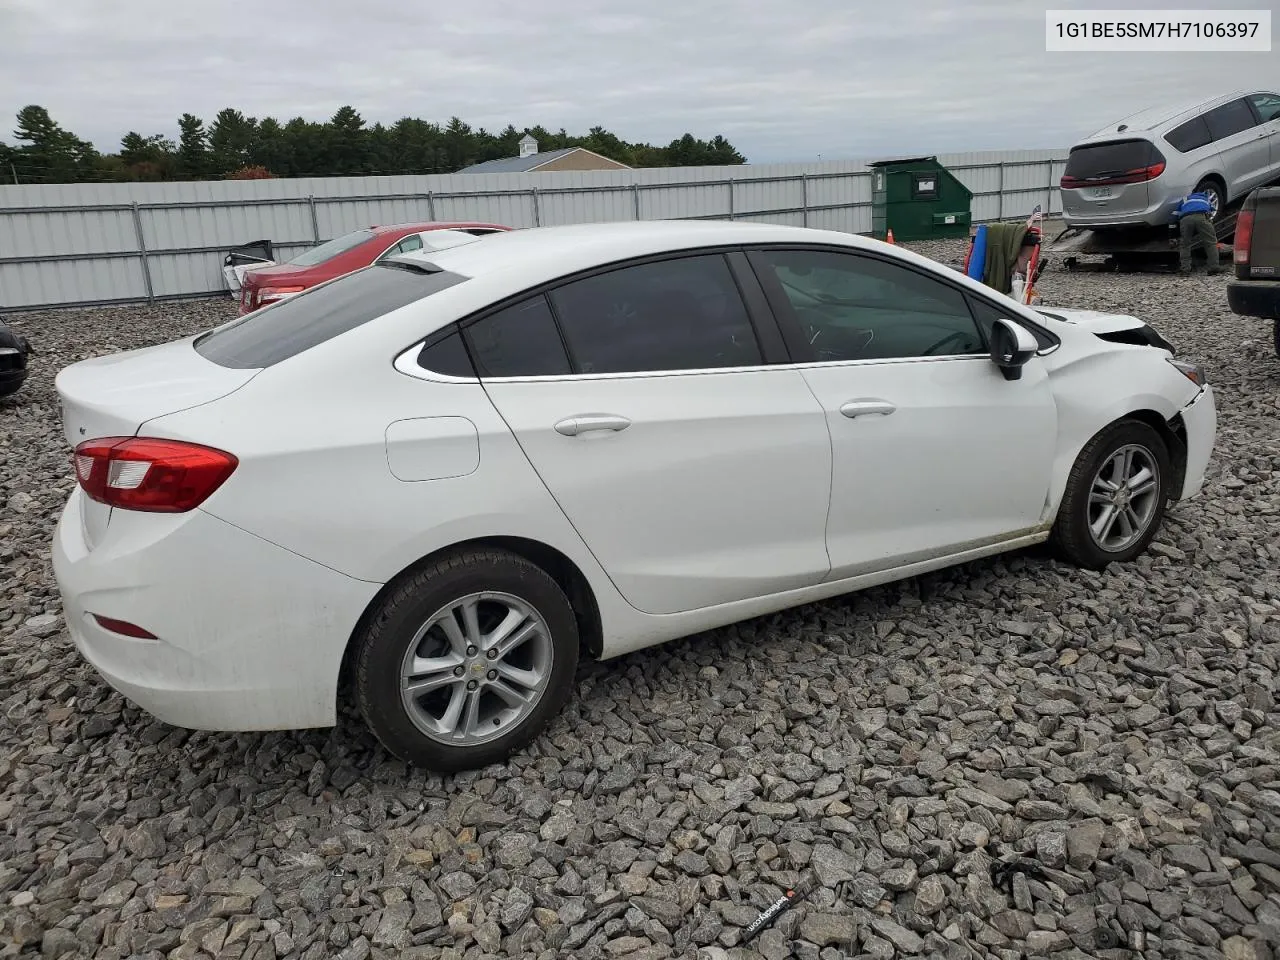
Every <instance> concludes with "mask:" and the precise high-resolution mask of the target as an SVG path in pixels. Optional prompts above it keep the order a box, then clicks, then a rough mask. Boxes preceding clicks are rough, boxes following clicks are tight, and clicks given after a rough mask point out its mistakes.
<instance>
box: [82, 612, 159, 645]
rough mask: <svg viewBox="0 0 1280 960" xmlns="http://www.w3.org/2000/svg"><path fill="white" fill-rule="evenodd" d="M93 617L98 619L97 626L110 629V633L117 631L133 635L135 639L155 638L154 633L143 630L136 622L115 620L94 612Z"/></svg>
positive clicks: (124, 634) (122, 634) (125, 634)
mask: <svg viewBox="0 0 1280 960" xmlns="http://www.w3.org/2000/svg"><path fill="white" fill-rule="evenodd" d="M93 619H94V620H97V621H98V626H100V627H101V628H102V629H103V630H110V631H111V632H112V633H118V634H120V635H121V636H125V637H133V638H134V639H136V640H155V639H157V637H156V635H155V634H154V633H152V632H151V631H150V630H144V629H143V628H142V627H140V626H138V625H137V624H136V623H130V622H129V621H128V620H115V619H113V618H111V617H104V616H101V615H100V614H96V613H95V614H94V615H93Z"/></svg>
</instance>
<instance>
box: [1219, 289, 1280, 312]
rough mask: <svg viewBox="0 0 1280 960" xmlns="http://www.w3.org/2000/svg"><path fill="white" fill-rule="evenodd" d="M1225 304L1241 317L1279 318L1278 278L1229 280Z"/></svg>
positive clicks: (1279, 293)
mask: <svg viewBox="0 0 1280 960" xmlns="http://www.w3.org/2000/svg"><path fill="white" fill-rule="evenodd" d="M1227 306H1229V307H1230V308H1231V312H1232V313H1236V314H1239V315H1240V316H1242V317H1261V318H1262V319H1264V320H1280V280H1229V281H1227Z"/></svg>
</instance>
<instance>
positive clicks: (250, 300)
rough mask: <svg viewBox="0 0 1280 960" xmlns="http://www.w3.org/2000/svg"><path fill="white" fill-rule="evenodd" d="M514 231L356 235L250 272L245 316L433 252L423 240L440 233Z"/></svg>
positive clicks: (488, 228) (482, 226) (465, 227)
mask: <svg viewBox="0 0 1280 960" xmlns="http://www.w3.org/2000/svg"><path fill="white" fill-rule="evenodd" d="M510 229H511V228H510V227H504V226H500V225H499V224H496V223H464V222H457V223H453V222H448V223H435V222H428V223H397V224H392V225H390V226H385V227H368V228H366V229H364V230H356V231H354V232H352V233H348V234H345V235H343V236H341V237H336V238H334V239H333V240H329V241H327V242H325V243H322V244H319V245H318V246H315V247H312V248H311V249H309V250H304V251H303V252H302V253H300V254H298V255H297V256H296V257H294V258H293V259H292V260H289V261H287V262H286V263H274V264H272V265H271V266H269V267H259V268H258V269H256V270H250V271H249V272H248V273H246V274H245V275H244V281H243V283H242V285H241V287H240V313H242V314H245V313H251V312H253V311H254V310H257V309H258V308H259V307H264V306H266V305H267V304H269V303H274V302H275V301H277V300H283V299H284V298H285V297H291V296H293V295H294V294H295V293H301V292H302V291H303V290H306V289H308V288H309V287H314V286H316V285H317V284H320V283H324V282H325V281H326V280H332V279H334V278H335V277H340V276H342V275H343V274H344V273H350V272H351V271H353V270H359V269H360V268H361V267H367V266H369V265H370V264H371V263H373V262H374V261H376V260H379V259H381V258H382V257H385V256H391V255H394V254H396V253H408V252H409V251H410V250H420V249H422V247H423V246H431V241H430V240H429V239H428V240H425V241H424V237H425V235H426V234H427V233H430V232H432V231H435V230H450V231H459V232H462V233H470V234H474V235H481V234H486V233H500V232H502V231H504V230H510ZM442 239H443V237H442Z"/></svg>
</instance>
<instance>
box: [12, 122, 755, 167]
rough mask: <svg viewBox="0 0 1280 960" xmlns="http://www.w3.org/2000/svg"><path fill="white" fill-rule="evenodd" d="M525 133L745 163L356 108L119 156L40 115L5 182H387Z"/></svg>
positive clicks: (707, 151) (192, 137) (19, 137)
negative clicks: (379, 117) (387, 119)
mask: <svg viewBox="0 0 1280 960" xmlns="http://www.w3.org/2000/svg"><path fill="white" fill-rule="evenodd" d="M525 133H529V134H531V135H532V136H533V137H534V139H536V140H537V141H538V150H539V151H549V150H559V149H563V148H565V147H575V146H578V147H585V148H586V149H588V150H593V151H595V152H596V153H599V154H601V155H602V156H605V157H608V158H610V159H611V160H616V161H618V162H620V163H625V164H627V165H628V166H631V167H686V166H689V167H692V166H708V165H717V164H740V163H746V162H747V161H746V158H745V157H744V156H743V155H742V154H740V153H739V152H738V151H737V150H736V149H735V148H734V146H733V145H732V144H731V143H729V141H728V140H726V139H725V138H724V137H722V136H718V135H717V136H715V137H712V138H711V139H710V140H700V139H698V138H696V137H694V136H693V134H691V133H686V134H685V135H684V136H682V137H679V138H677V139H675V140H672V141H671V142H670V143H669V144H667V145H666V146H665V147H661V146H653V145H652V144H648V143H629V142H627V141H625V140H623V139H621V138H619V137H618V136H616V135H615V134H613V133H610V132H609V131H607V130H605V129H604V128H603V127H592V128H591V129H590V130H589V131H588V132H587V134H586V136H571V135H569V134H568V133H566V132H565V131H564V129H561V130H559V131H558V132H555V133H552V132H551V131H549V130H547V129H546V128H544V127H541V126H536V127H531V128H529V129H527V130H523V131H522V130H517V129H516V128H515V127H513V126H511V125H510V124H508V125H507V127H506V129H504V130H502V131H501V132H499V133H490V132H489V131H487V130H485V129H484V128H483V127H481V128H478V129H477V128H473V127H471V126H470V125H469V124H467V123H464V122H463V121H462V120H461V119H459V118H458V117H453V118H452V119H450V120H449V122H448V123H447V124H443V125H441V124H438V123H433V122H431V121H427V120H419V119H415V118H413V117H404V118H402V119H400V120H397V121H396V122H395V123H394V124H391V125H390V126H384V125H383V124H381V123H375V124H373V126H367V125H366V124H365V122H364V119H363V118H362V117H361V116H360V114H359V113H358V112H357V111H356V109H355V108H354V107H351V106H344V107H341V108H340V109H339V110H338V111H337V112H336V113H334V115H333V116H332V117H330V118H329V120H328V121H326V122H323V123H317V122H314V121H310V120H306V119H304V118H302V117H295V118H293V119H292V120H289V121H287V122H286V123H281V122H279V121H278V120H275V119H273V118H272V117H264V118H262V119H258V118H256V117H247V116H245V115H244V114H243V113H241V112H240V111H239V110H235V109H232V108H231V107H228V108H226V109H224V110H221V111H219V113H218V114H217V116H216V117H214V120H213V123H211V124H210V125H209V126H208V127H206V126H205V124H204V121H203V120H201V119H200V118H199V117H197V116H195V115H193V114H190V113H184V114H183V115H182V116H181V118H179V120H178V138H177V140H176V142H175V141H174V140H173V139H171V138H169V137H167V136H165V135H164V134H149V135H143V134H141V133H137V132H133V131H131V132H129V133H127V134H125V136H124V137H123V138H122V140H121V141H120V149H119V151H118V152H117V153H100V152H99V151H98V150H96V149H95V148H94V146H93V144H91V143H89V142H88V141H86V140H82V139H80V138H79V137H78V136H76V135H75V134H74V133H72V132H71V131H69V130H66V129H64V128H63V127H62V126H60V125H59V124H58V123H57V122H56V121H54V119H53V118H52V117H51V116H50V115H49V111H48V110H46V109H45V108H44V107H41V106H36V105H32V106H27V107H24V108H23V109H21V110H19V111H18V116H17V127H16V128H15V130H14V138H15V140H16V141H17V142H16V144H14V145H9V144H6V143H4V142H3V141H0V183H89V182H99V183H100V182H130V181H159V180H221V179H261V178H270V177H333V176H380V175H382V176H385V175H392V174H426V173H453V172H455V171H457V170H461V169H462V168H463V167H467V166H470V165H471V164H473V163H481V162H483V161H485V160H497V159H500V158H504V157H514V156H517V155H518V154H519V152H520V151H519V141H520V138H521V137H522V136H524V134H525Z"/></svg>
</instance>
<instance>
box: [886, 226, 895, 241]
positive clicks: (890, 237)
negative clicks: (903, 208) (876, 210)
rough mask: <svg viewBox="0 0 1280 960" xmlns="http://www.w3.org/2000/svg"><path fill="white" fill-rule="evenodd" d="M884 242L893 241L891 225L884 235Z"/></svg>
mask: <svg viewBox="0 0 1280 960" xmlns="http://www.w3.org/2000/svg"><path fill="white" fill-rule="evenodd" d="M885 243H893V227H890V228H889V235H888V236H887V237H885Z"/></svg>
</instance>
